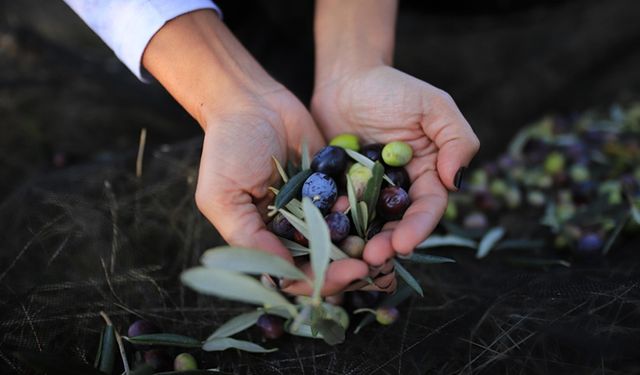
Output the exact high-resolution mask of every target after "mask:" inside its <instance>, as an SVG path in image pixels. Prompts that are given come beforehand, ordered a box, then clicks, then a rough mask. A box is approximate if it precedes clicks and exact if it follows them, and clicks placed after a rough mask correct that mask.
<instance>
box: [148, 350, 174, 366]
mask: <svg viewBox="0 0 640 375" xmlns="http://www.w3.org/2000/svg"><path fill="white" fill-rule="evenodd" d="M144 362H145V363H146V364H148V365H149V366H151V367H153V368H154V369H155V370H156V371H170V370H171V365H172V361H171V357H169V355H168V354H167V352H165V351H164V350H162V349H151V350H147V351H146V352H144Z"/></svg>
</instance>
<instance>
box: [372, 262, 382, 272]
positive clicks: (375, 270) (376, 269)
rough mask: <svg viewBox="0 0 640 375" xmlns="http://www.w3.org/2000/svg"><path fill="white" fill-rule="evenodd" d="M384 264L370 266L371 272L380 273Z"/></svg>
mask: <svg viewBox="0 0 640 375" xmlns="http://www.w3.org/2000/svg"><path fill="white" fill-rule="evenodd" d="M383 266H384V264H383V265H381V266H369V272H373V273H378V272H380V271H381V270H382V267H383Z"/></svg>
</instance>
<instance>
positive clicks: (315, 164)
mask: <svg viewBox="0 0 640 375" xmlns="http://www.w3.org/2000/svg"><path fill="white" fill-rule="evenodd" d="M347 161H348V157H347V153H346V152H345V151H344V149H343V148H341V147H338V146H326V147H323V148H322V149H321V150H320V151H318V152H317V153H316V154H315V155H314V156H313V159H312V160H311V169H312V170H313V171H315V172H321V173H324V174H327V175H330V176H339V175H342V174H343V173H344V171H345V169H346V168H347Z"/></svg>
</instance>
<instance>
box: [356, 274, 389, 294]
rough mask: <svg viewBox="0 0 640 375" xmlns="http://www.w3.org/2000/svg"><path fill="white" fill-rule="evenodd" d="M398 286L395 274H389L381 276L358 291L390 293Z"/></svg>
mask: <svg viewBox="0 0 640 375" xmlns="http://www.w3.org/2000/svg"><path fill="white" fill-rule="evenodd" d="M397 286H398V280H397V279H396V274H395V272H394V273H390V274H388V275H385V276H381V277H379V278H377V279H375V280H374V281H373V284H367V285H365V286H363V287H362V288H360V290H364V291H368V292H374V291H377V292H385V293H391V292H393V291H394V290H396V288H397Z"/></svg>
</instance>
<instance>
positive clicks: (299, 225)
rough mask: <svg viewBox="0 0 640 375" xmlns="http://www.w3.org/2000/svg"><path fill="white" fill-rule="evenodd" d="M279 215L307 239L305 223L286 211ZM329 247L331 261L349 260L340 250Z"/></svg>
mask: <svg viewBox="0 0 640 375" xmlns="http://www.w3.org/2000/svg"><path fill="white" fill-rule="evenodd" d="M280 213H281V214H283V215H284V217H286V218H287V220H289V222H290V223H291V225H293V227H294V228H296V229H297V230H298V231H299V232H300V233H302V235H303V236H304V237H305V238H306V239H309V229H308V226H307V223H305V222H304V221H302V220H301V219H299V218H297V217H296V216H295V215H293V214H291V213H290V212H287V211H285V210H283V209H280ZM330 247H331V253H330V255H329V256H330V258H331V259H333V260H340V259H347V258H349V256H348V255H347V254H345V253H344V252H343V251H342V250H340V249H339V248H338V247H337V246H336V245H334V244H333V243H332V244H331V246H330Z"/></svg>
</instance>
